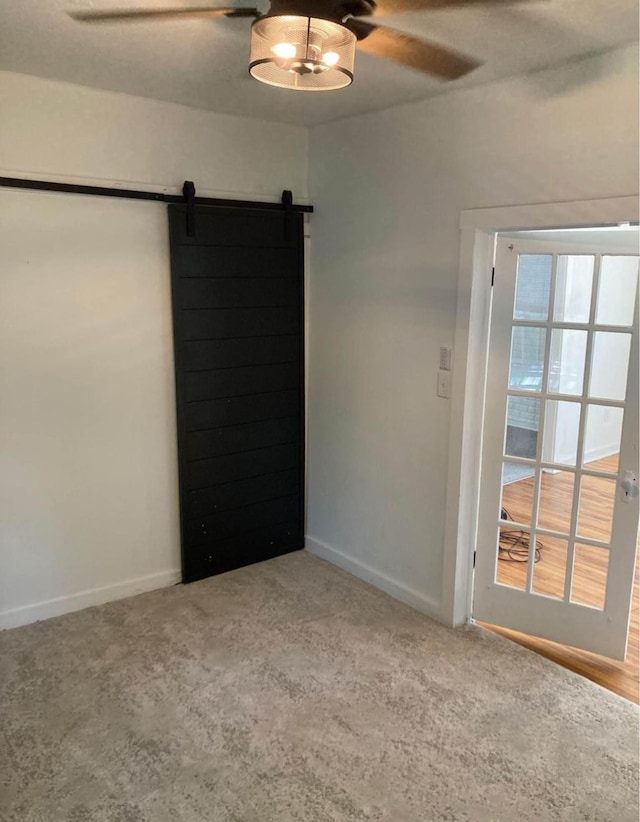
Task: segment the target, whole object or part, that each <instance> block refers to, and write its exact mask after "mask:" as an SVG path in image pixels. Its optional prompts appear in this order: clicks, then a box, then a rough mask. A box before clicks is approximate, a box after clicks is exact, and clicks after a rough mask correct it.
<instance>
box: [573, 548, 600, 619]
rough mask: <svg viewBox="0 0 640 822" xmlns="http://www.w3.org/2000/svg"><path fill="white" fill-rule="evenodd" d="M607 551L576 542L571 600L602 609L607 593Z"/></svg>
mask: <svg viewBox="0 0 640 822" xmlns="http://www.w3.org/2000/svg"><path fill="white" fill-rule="evenodd" d="M608 571H609V551H608V550H607V549H606V548H594V547H593V546H591V545H581V544H580V543H576V546H575V552H574V555H573V578H572V580H571V602H579V603H580V604H581V605H591V606H592V607H593V608H599V609H600V610H602V609H603V608H604V605H605V600H606V594H607V574H608Z"/></svg>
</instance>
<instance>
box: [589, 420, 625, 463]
mask: <svg viewBox="0 0 640 822" xmlns="http://www.w3.org/2000/svg"><path fill="white" fill-rule="evenodd" d="M623 417H624V409H622V408H612V407H611V406H610V405H589V406H587V425H586V429H585V435H584V464H585V465H588V466H589V468H596V469H597V470H598V471H609V472H611V473H612V474H617V473H618V463H619V452H620V443H621V441H622V419H623Z"/></svg>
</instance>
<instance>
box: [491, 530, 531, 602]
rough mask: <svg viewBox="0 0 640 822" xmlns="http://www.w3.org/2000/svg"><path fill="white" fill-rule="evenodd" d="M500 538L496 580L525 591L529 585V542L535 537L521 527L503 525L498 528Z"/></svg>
mask: <svg viewBox="0 0 640 822" xmlns="http://www.w3.org/2000/svg"><path fill="white" fill-rule="evenodd" d="M498 539H499V542H498V567H497V569H496V582H499V583H501V584H502V585H509V586H510V587H511V588H519V589H520V590H521V591H524V590H525V588H526V587H527V560H528V557H529V543H530V540H531V539H533V537H532V536H531V535H530V534H529V532H528V531H523V530H521V529H520V528H513V527H508V526H502V527H500V528H499V529H498Z"/></svg>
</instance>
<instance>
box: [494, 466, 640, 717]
mask: <svg viewBox="0 0 640 822" xmlns="http://www.w3.org/2000/svg"><path fill="white" fill-rule="evenodd" d="M617 465H618V458H617V456H613V457H607V458H606V459H603V460H599V461H597V462H594V463H591V466H590V467H592V468H597V469H599V470H603V471H611V472H617ZM585 479H586V482H585V484H584V486H583V491H582V495H581V505H580V512H579V517H578V522H579V530H578V533H579V534H580V535H582V536H585V537H592V538H595V539H602V540H605V541H608V540H609V538H610V534H611V520H612V514H613V501H614V494H615V483H614V481H613V480H601V479H597V480H596V479H594V478H585ZM572 493H573V476H572V475H571V474H570V473H569V472H567V473H564V472H561V473H558V474H545V475H544V476H543V478H542V486H541V496H540V521H541V523H543V524H544V527H545V528H549V529H552V530H559V531H565V530H567V517H568V516H569V514H570V511H571V495H572ZM532 498H533V478H530V479H523V480H520V481H519V482H514V483H511V484H509V485H505V486H504V488H503V492H502V506H503V508H505V509H506V510H507V511H508V512H509V514H510V517H511V519H513V520H514V521H517V522H521V523H524V524H526V523H528V522H530V518H531V507H532ZM505 530H511V531H513V530H517V529H513V528H510V527H508V526H507V528H506V529H505ZM512 539H516V540H517V535H516V536H515V537H512ZM503 544H504V545H505V546H508V543H507V541H506V540H505V542H504V543H503ZM538 547H539V548H540V559H539V561H538V562H537V563H536V565H535V568H534V579H533V590H534V591H536V592H538V593H545V594H550V595H554V596H562V594H563V592H564V584H565V566H566V556H567V543H566V542H565V541H564V540H559V539H550V538H547V537H544V538H543V539H542V544H541V545H540V546H538ZM514 548H515V551H513V552H512V556H513V557H517V556H518V555H517V548H518V546H517V545H515V546H514ZM502 556H503V557H504V559H505V561H501V562H499V563H498V581H500V582H503V583H506V584H508V585H513V586H515V587H518V588H524V587H525V583H526V573H527V565H526V562H513V561H511V562H509V561H506V560H508V558H509V557H508V554H507V553H506V552H505V551H503V552H502ZM607 562H608V552H607V551H605V550H604V549H601V548H593V547H589V546H586V545H580V546H577V550H576V559H575V564H574V581H573V586H572V594H571V596H572V599H574V600H575V601H578V602H583V603H585V604H588V605H595V606H599V607H602V604H603V601H604V588H605V584H606V573H607ZM639 603H640V555H639V556H638V558H637V561H636V569H635V576H634V586H633V604H632V610H631V622H630V627H629V648H628V652H627V659H626V660H625V661H624V662H617V661H615V660H611V659H607V658H606V657H601V656H598V655H597V654H591V653H588V652H587V651H580V650H578V649H576V648H571V647H569V646H567V645H560V644H558V643H556V642H550V641H549V640H545V639H539V638H538V637H533V636H528V635H527V634H521V633H518V632H517V631H510V630H507V629H506V628H500V627H498V626H495V625H485V627H486V628H490V629H491V630H493V631H496V632H497V633H500V634H502V635H504V636H506V637H508V638H509V639H512V640H513V641H514V642H518V643H519V644H520V645H524V646H525V647H526V648H530V649H531V650H532V651H536V652H537V653H540V654H542V655H543V656H545V657H547V658H548V659H552V660H553V661H554V662H557V663H558V664H559V665H563V666H564V667H565V668H569V669H570V670H572V671H576V672H577V673H579V674H581V675H582V676H585V677H587V678H588V679H591V680H593V681H594V682H597V683H598V684H600V685H602V686H603V687H605V688H608V689H609V690H611V691H615V692H616V693H618V694H620V695H621V696H624V697H625V698H626V699H630V700H631V701H633V702H636V703H639V702H640V684H639V677H640V654H639V645H640V607H639Z"/></svg>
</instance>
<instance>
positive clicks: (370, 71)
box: [0, 0, 638, 125]
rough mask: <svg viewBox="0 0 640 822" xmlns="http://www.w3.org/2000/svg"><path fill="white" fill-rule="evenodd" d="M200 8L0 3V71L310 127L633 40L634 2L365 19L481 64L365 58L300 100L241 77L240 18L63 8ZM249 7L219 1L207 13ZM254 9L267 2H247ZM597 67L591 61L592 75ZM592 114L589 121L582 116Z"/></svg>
mask: <svg viewBox="0 0 640 822" xmlns="http://www.w3.org/2000/svg"><path fill="white" fill-rule="evenodd" d="M201 4H202V0H193V2H191V3H189V2H188V0H0V69H5V70H8V71H16V72H22V73H24V74H33V75H37V76H40V77H47V78H51V79H56V80H64V81H68V82H71V83H78V84H81V85H86V86H93V87H96V88H101V89H109V90H112V91H121V92H125V93H128V94H136V95H140V96H143V97H151V98H155V99H158V100H167V101H171V102H176V103H182V104H185V105H190V106H196V107H198V108H203V109H208V110H211V111H218V112H226V113H229V114H239V115H243V116H248V117H256V118H261V119H266V120H275V121H280V122H286V123H298V124H303V125H312V124H316V123H320V122H325V121H328V120H333V119H337V118H340V117H345V116H349V115H352V114H357V113H362V112H365V111H372V110H375V109H382V108H387V107H389V106H392V105H397V104H398V103H403V102H410V101H414V100H420V99H423V98H425V97H429V96H432V95H434V94H440V93H442V92H443V91H447V90H449V89H451V88H458V87H467V86H472V85H477V84H480V83H486V82H489V81H491V80H494V79H498V78H501V77H506V76H510V75H514V74H520V73H525V72H531V71H535V70H536V69H540V68H545V67H547V66H551V65H556V64H559V63H563V62H566V61H569V60H571V59H574V58H577V57H580V56H583V55H584V56H586V55H588V54H592V53H594V52H600V51H604V50H606V49H609V48H611V47H613V46H616V45H621V44H624V43H628V42H631V41H634V40H637V37H638V0H529V2H520V3H515V4H514V5H512V6H504V5H503V6H497V5H491V4H490V3H488V4H487V6H486V7H477V6H476V7H474V8H450V9H447V10H439V11H431V12H412V13H410V14H404V15H396V16H394V17H382V18H380V17H379V18H376V22H378V23H383V24H387V25H391V26H394V27H395V28H399V29H403V30H405V31H408V32H411V33H413V34H417V35H423V36H426V37H429V38H431V39H433V40H435V41H437V42H439V43H442V44H444V45H448V46H452V47H455V48H456V49H457V50H458V51H461V52H463V53H466V54H469V55H471V56H473V57H476V58H479V59H481V60H483V61H485V64H484V65H483V66H482V67H481V68H480V69H478V70H476V71H475V72H473V73H472V74H471V75H469V76H468V77H466V78H462V79H461V80H458V81H456V82H454V83H443V82H442V81H439V80H435V79H434V80H432V79H431V78H429V77H427V76H425V75H423V74H419V73H417V72H414V71H411V70H409V69H404V68H400V67H399V66H395V65H393V64H391V63H387V62H386V61H383V60H378V59H375V58H373V57H370V56H368V55H366V54H358V56H357V58H356V70H355V81H354V83H353V85H352V86H350V87H348V88H346V89H342V90H340V91H333V92H326V93H320V94H318V93H316V94H304V93H296V92H292V91H289V90H284V89H276V88H271V87H268V86H265V85H263V84H261V83H257V82H256V81H255V80H253V79H251V78H250V77H249V75H248V72H247V58H248V49H249V27H250V20H243V19H236V20H228V19H221V20H185V21H178V20H171V21H162V22H155V23H149V22H144V23H124V24H122V23H121V24H114V23H112V24H109V25H103V26H88V25H81V24H80V23H76V22H74V21H72V20H71V19H70V18H69V17H68V16H67V15H66V14H65V11H66V10H69V9H84V8H95V9H102V8H122V7H123V6H128V7H133V8H143V7H145V6H146V7H153V8H158V7H162V6H185V7H188V6H189V5H192V6H193V5H196V6H197V5H201ZM234 4H235V5H245V6H246V5H252V3H250V2H246V1H245V2H242V0H220V2H219V3H216V2H215V0H212V5H234ZM256 5H257V7H258V8H259V9H260V10H261V11H262V10H264V11H266V9H267V6H268V0H257V3H256ZM602 70H607V68H606V61H603V69H602ZM594 116H595V113H594Z"/></svg>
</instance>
